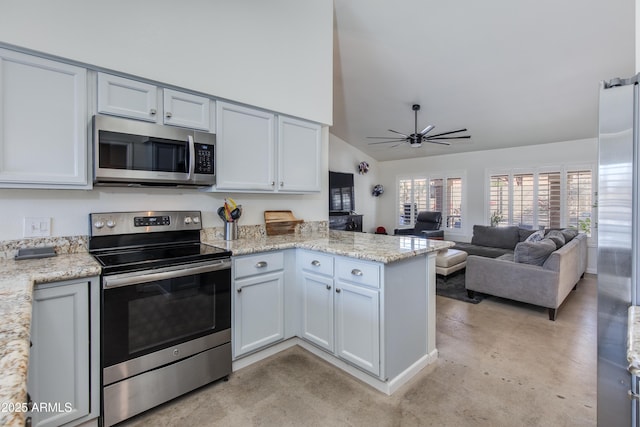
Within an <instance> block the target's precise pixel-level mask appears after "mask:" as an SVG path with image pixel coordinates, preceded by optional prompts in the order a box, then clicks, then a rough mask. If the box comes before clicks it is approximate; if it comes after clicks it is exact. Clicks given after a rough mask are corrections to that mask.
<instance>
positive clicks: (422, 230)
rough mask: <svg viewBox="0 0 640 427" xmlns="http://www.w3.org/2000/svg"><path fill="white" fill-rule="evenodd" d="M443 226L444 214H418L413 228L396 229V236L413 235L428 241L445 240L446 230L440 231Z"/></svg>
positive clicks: (428, 212) (426, 212) (425, 212)
mask: <svg viewBox="0 0 640 427" xmlns="http://www.w3.org/2000/svg"><path fill="white" fill-rule="evenodd" d="M441 225H442V213H441V212H430V211H422V212H419V213H418V217H417V218H416V223H415V225H414V226H413V228H400V229H398V228H396V229H395V230H394V232H393V233H394V234H395V235H410V236H411V235H413V236H418V237H426V238H427V239H439V240H442V239H444V230H440V226H441Z"/></svg>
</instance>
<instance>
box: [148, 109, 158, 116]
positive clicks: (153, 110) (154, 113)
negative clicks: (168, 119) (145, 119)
mask: <svg viewBox="0 0 640 427" xmlns="http://www.w3.org/2000/svg"><path fill="white" fill-rule="evenodd" d="M157 112H158V111H157V110H156V109H155V108H152V109H151V110H149V114H151V115H152V116H155V115H156V113H157Z"/></svg>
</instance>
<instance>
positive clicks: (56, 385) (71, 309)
mask: <svg viewBox="0 0 640 427" xmlns="http://www.w3.org/2000/svg"><path fill="white" fill-rule="evenodd" d="M88 304H89V287H88V285H87V282H86V281H85V282H78V283H73V284H68V285H64V286H57V287H49V288H45V289H35V291H34V298H33V315H32V320H31V341H32V347H31V350H30V355H29V370H28V378H27V390H28V391H29V394H30V395H31V399H32V400H33V402H35V403H36V404H40V403H41V402H44V403H51V404H58V405H60V406H61V409H60V411H59V412H58V411H42V412H40V411H34V412H31V413H29V416H30V417H31V419H32V422H33V425H34V426H41V427H44V426H59V425H62V424H66V423H69V422H72V421H74V420H77V419H79V418H82V417H84V416H86V415H88V414H89V411H90V402H89V398H90V391H89V390H90V373H89V367H90V335H89V325H90V322H89V306H88ZM67 405H69V407H67Z"/></svg>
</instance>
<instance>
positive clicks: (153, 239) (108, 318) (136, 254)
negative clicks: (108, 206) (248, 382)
mask: <svg viewBox="0 0 640 427" xmlns="http://www.w3.org/2000/svg"><path fill="white" fill-rule="evenodd" d="M201 218H202V217H201V213H200V212H199V211H166V212H165V211H163V212H159V211H142V212H115V213H93V214H90V225H91V235H90V239H89V251H90V252H91V254H92V255H93V256H94V257H95V259H96V260H97V261H98V262H99V263H100V264H101V266H102V276H101V282H102V294H101V309H102V312H101V365H102V416H103V425H104V426H111V425H113V424H116V423H118V422H120V421H123V420H125V419H127V418H129V417H131V416H133V415H136V414H138V413H140V412H143V411H145V410H147V409H149V408H152V407H154V406H157V405H159V404H161V403H164V402H166V401H168V400H171V399H173V398H175V397H177V396H180V395H182V394H184V393H187V392H189V391H191V390H193V389H195V388H198V387H201V386H203V385H205V384H207V383H210V382H212V381H215V380H217V379H220V378H223V377H226V376H228V375H229V374H230V373H231V261H230V256H231V253H230V252H229V251H226V250H224V249H220V248H216V247H213V246H209V245H205V244H202V243H201V242H200V230H201V229H202V222H201Z"/></svg>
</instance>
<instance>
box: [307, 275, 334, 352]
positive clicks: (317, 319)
mask: <svg viewBox="0 0 640 427" xmlns="http://www.w3.org/2000/svg"><path fill="white" fill-rule="evenodd" d="M302 337H303V338H304V339H306V340H308V341H310V342H312V343H314V344H316V345H318V346H320V347H322V348H324V349H326V350H329V351H331V352H333V348H334V346H333V342H334V338H333V279H332V278H330V277H324V276H319V275H317V274H313V273H307V272H303V273H302Z"/></svg>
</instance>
